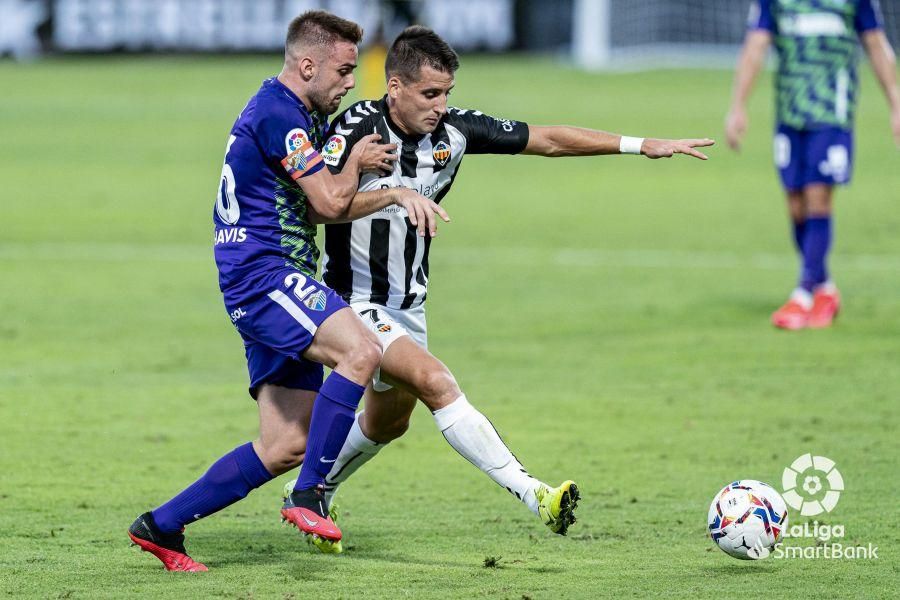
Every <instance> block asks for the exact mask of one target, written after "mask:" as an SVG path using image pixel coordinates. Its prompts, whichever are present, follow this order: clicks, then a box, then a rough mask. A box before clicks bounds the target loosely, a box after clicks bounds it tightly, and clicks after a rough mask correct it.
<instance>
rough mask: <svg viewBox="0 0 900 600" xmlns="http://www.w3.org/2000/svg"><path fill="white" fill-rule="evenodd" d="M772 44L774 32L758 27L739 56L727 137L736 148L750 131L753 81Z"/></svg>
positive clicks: (732, 146)
mask: <svg viewBox="0 0 900 600" xmlns="http://www.w3.org/2000/svg"><path fill="white" fill-rule="evenodd" d="M771 43H772V34H771V33H770V32H769V31H767V30H765V29H754V30H753V31H750V32H748V33H747V37H746V38H745V39H744V46H743V47H742V48H741V54H740V57H739V58H738V64H737V69H736V70H735V73H734V92H733V94H732V98H731V108H729V109H728V115H727V116H726V117H725V139H726V140H727V141H728V145H729V146H730V147H731V149H732V150H740V148H741V141H742V140H743V139H744V134H745V133H746V132H747V126H748V125H749V119H748V118H747V99H748V98H749V97H750V92H752V91H753V83H754V82H755V81H756V76H757V75H759V71H760V69H762V66H763V61H764V60H765V58H766V52H768V50H769V45H770V44H771Z"/></svg>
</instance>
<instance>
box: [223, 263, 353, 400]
mask: <svg viewBox="0 0 900 600" xmlns="http://www.w3.org/2000/svg"><path fill="white" fill-rule="evenodd" d="M260 285H261V286H262V289H263V291H264V294H263V295H262V297H260V298H258V299H257V300H255V301H253V302H250V303H248V304H245V305H241V306H228V307H227V310H228V313H229V316H230V317H231V320H232V322H233V323H234V326H235V327H236V328H237V330H238V332H239V333H240V334H241V337H242V338H243V340H244V350H245V353H246V355H247V370H248V371H249V373H250V395H251V396H253V398H256V396H257V393H258V391H259V387H260V386H261V385H262V384H264V383H271V384H274V385H280V386H283V387H287V388H292V389H300V390H310V391H313V392H318V391H319V388H320V387H322V377H323V372H324V369H323V367H322V365H320V364H319V363H316V362H312V361H309V360H306V359H304V358H302V356H301V355H302V354H303V352H305V351H306V349H307V348H308V347H309V345H310V344H311V343H312V341H313V336H315V334H316V331H317V330H318V328H319V326H320V325H322V323H324V322H325V321H326V320H327V319H328V317H330V316H331V315H333V314H334V313H335V312H337V311H339V310H340V309H342V308H347V303H346V302H344V300H343V299H341V297H340V296H338V295H337V294H336V293H335V292H334V291H333V290H332V289H331V288H329V287H327V286H326V285H325V284H323V283H320V282H319V281H316V280H315V279H312V278H310V277H307V276H305V275H303V274H301V273H299V272H297V271H295V270H293V269H285V270H283V271H278V272H275V273H273V274H272V275H271V276H267V277H265V278H264V279H263V280H262V283H261V284H260Z"/></svg>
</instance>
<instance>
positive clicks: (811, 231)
mask: <svg viewBox="0 0 900 600" xmlns="http://www.w3.org/2000/svg"><path fill="white" fill-rule="evenodd" d="M831 237H832V236H831V217H830V216H822V217H810V218H808V219H806V224H805V226H804V231H803V272H802V273H801V274H800V287H802V288H803V289H805V290H806V291H808V292H812V291H813V289H815V287H816V286H817V285H819V284H822V283H825V282H826V281H828V269H827V267H826V266H825V258H826V257H827V256H828V250H829V248H830V247H831Z"/></svg>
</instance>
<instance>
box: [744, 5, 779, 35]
mask: <svg viewBox="0 0 900 600" xmlns="http://www.w3.org/2000/svg"><path fill="white" fill-rule="evenodd" d="M747 28H748V29H750V30H754V29H762V30H764V31H770V32H772V33H777V32H776V31H775V19H773V18H772V0H753V2H752V3H751V4H750V15H749V16H748V17H747Z"/></svg>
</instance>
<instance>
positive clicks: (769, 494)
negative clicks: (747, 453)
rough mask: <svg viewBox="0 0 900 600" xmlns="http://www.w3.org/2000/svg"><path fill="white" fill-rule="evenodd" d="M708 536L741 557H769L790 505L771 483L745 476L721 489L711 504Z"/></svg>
mask: <svg viewBox="0 0 900 600" xmlns="http://www.w3.org/2000/svg"><path fill="white" fill-rule="evenodd" d="M707 523H709V535H710V537H711V538H712V540H713V541H714V542H715V543H716V545H717V546H718V547H719V548H721V549H722V551H723V552H725V554H728V555H730V556H733V557H735V558H740V559H741V560H759V559H762V558H766V557H767V556H769V554H770V552H771V551H772V547H773V546H774V545H775V544H777V543H778V542H779V541H781V534H782V532H783V531H784V530H785V528H786V527H787V524H788V511H787V505H786V504H785V502H784V499H783V498H782V497H781V494H779V493H778V492H776V491H775V488H773V487H772V486H770V485H768V484H766V483H763V482H761V481H756V480H753V479H742V480H740V481H735V482H733V483H729V484H728V485H726V486H725V487H723V488H722V491H720V492H719V493H718V494H716V497H715V498H713V501H712V504H710V505H709V518H708V520H707Z"/></svg>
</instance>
